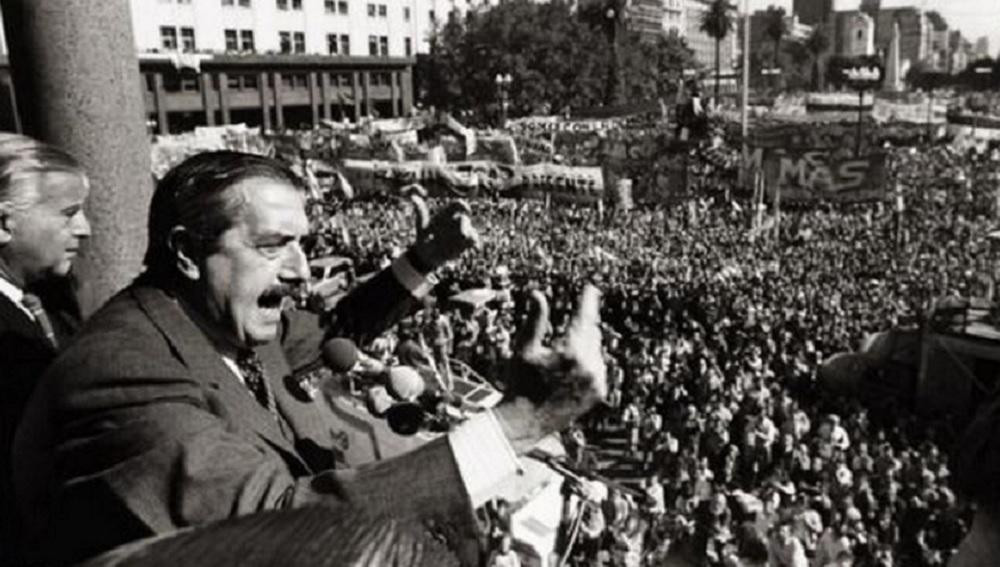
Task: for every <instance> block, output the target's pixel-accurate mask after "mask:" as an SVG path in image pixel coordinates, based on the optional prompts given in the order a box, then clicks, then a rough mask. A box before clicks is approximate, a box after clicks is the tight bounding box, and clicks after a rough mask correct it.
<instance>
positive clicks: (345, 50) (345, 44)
mask: <svg viewBox="0 0 1000 567" xmlns="http://www.w3.org/2000/svg"><path fill="white" fill-rule="evenodd" d="M340 54H341V55H350V54H351V36H349V35H347V34H346V33H345V34H341V36H340Z"/></svg>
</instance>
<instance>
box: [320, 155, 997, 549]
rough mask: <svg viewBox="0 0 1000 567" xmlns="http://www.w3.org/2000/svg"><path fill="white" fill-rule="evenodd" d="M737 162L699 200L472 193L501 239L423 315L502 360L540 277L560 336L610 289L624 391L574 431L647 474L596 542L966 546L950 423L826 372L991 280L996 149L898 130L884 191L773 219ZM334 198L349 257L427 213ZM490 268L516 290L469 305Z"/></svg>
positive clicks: (589, 519)
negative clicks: (844, 385)
mask: <svg viewBox="0 0 1000 567" xmlns="http://www.w3.org/2000/svg"><path fill="white" fill-rule="evenodd" d="M714 162H715V164H714V165H713V164H710V163H706V164H703V165H701V166H699V165H698V164H693V165H692V167H693V171H694V172H695V174H694V176H693V177H694V181H695V182H696V185H697V186H698V187H699V188H700V189H699V191H698V193H699V195H700V196H701V197H702V198H701V199H700V200H696V201H694V202H693V204H692V205H690V206H686V207H673V208H664V207H654V208H638V209H636V210H633V211H629V212H614V213H612V212H608V213H604V212H601V211H598V210H597V209H595V208H590V207H582V206H570V205H563V204H552V205H551V206H550V207H546V206H545V205H543V204H541V203H539V202H534V201H514V200H504V199H500V200H479V201H475V202H473V203H472V209H473V213H474V214H473V218H474V219H475V223H476V225H477V228H479V230H480V231H481V232H482V235H483V243H482V246H481V247H480V249H479V250H478V251H477V252H476V253H474V254H468V255H466V256H464V257H463V259H462V260H461V261H459V262H457V263H454V264H452V265H450V266H449V267H448V268H447V269H445V270H443V271H442V272H441V273H439V274H438V276H439V278H441V280H442V284H441V285H439V286H438V290H437V296H438V297H437V299H438V308H436V309H434V310H425V312H424V314H422V315H418V316H417V317H419V318H421V319H422V320H420V321H416V320H415V321H412V323H413V324H414V325H416V327H420V325H426V324H431V323H432V322H433V321H431V320H429V319H427V314H428V313H433V315H432V319H433V318H437V317H441V316H445V317H446V318H447V319H448V327H449V334H447V335H446V338H447V341H448V342H449V343H450V344H449V345H448V349H449V350H450V353H451V354H453V355H454V356H455V357H457V358H460V359H462V360H465V361H466V362H468V363H469V364H470V365H471V366H472V367H473V368H475V369H476V370H477V371H479V372H480V373H482V374H483V375H484V376H490V377H495V376H501V375H502V369H503V363H504V361H505V359H506V358H507V357H509V356H510V353H511V348H512V347H511V343H512V340H513V339H512V337H513V336H514V335H515V331H516V328H517V327H518V324H519V323H520V322H521V321H522V320H523V319H524V317H525V313H524V311H525V305H526V301H525V300H526V294H527V292H528V291H529V290H533V289H538V290H541V291H542V292H543V293H544V294H545V295H546V297H547V298H548V300H549V303H550V306H551V319H552V324H553V331H554V334H555V335H559V334H561V333H562V331H564V329H565V326H566V325H567V323H568V321H569V316H570V314H571V313H572V308H573V305H572V304H573V298H575V297H577V295H578V292H579V289H580V288H581V287H582V286H583V285H584V284H585V283H587V282H594V283H596V284H597V285H598V286H599V287H600V288H601V290H602V292H603V297H602V320H603V326H604V348H605V352H604V356H605V359H606V363H607V366H608V377H609V383H610V394H609V402H608V405H607V406H606V407H605V408H601V409H599V410H597V411H595V412H593V414H591V416H590V417H591V419H588V420H585V422H583V423H580V424H579V427H578V428H577V429H576V430H574V431H573V432H571V433H570V434H568V436H567V447H568V448H569V450H570V454H571V456H572V457H573V458H574V460H575V461H576V464H577V466H579V467H581V468H583V469H588V468H589V469H591V470H592V471H593V472H596V473H602V472H604V473H607V474H609V475H610V474H611V473H610V472H608V471H606V470H603V468H604V467H605V465H606V461H605V460H602V458H600V456H601V455H602V454H604V449H605V448H606V447H607V446H609V445H610V444H611V443H612V442H613V441H614V440H615V439H620V440H621V441H622V442H623V443H624V444H625V448H626V450H627V452H628V454H629V455H633V456H634V459H633V460H632V461H631V463H630V464H631V467H632V468H631V470H629V471H628V472H627V473H625V474H624V475H622V476H623V478H624V481H625V482H626V483H628V484H630V485H631V487H632V489H633V490H628V491H626V490H616V489H612V490H611V493H610V495H609V496H608V497H607V499H606V500H605V503H604V504H603V505H588V506H584V507H583V508H582V511H581V512H579V513H581V514H583V516H582V517H581V520H582V521H581V522H580V523H581V529H580V530H579V533H578V534H576V535H575V536H574V538H575V539H574V541H575V543H576V545H575V546H573V548H572V552H571V555H570V559H571V561H573V562H575V563H576V564H579V565H593V564H602V563H603V564H611V565H655V564H659V563H658V560H660V559H662V558H663V557H665V555H666V554H667V553H679V554H683V555H686V556H687V557H689V558H691V559H692V560H693V561H695V562H696V564H704V565H770V566H773V567H779V566H781V567H798V566H817V567H827V566H847V565H878V566H885V567H888V566H891V565H907V566H911V565H912V566H923V565H927V566H931V565H943V564H945V563H946V562H947V560H948V558H949V556H950V555H951V554H952V553H953V551H954V550H955V548H956V547H957V545H958V542H959V541H960V539H961V537H962V536H963V534H964V532H965V530H966V528H967V524H968V519H969V514H968V510H967V509H966V508H965V507H963V506H962V505H960V503H959V502H958V501H957V497H956V494H955V492H954V491H953V489H952V488H951V487H950V486H949V476H950V471H949V468H948V459H947V448H948V441H949V439H948V438H947V435H945V433H944V432H943V431H942V430H940V429H937V428H935V427H933V426H932V425H929V424H926V423H920V422H917V421H915V420H913V419H911V418H909V417H907V416H906V415H893V416H886V415H874V414H872V413H870V412H868V411H866V410H865V409H864V408H862V407H861V406H860V405H858V404H856V403H853V402H851V401H849V400H843V399H832V398H831V397H830V396H828V395H826V394H825V393H824V392H822V391H820V389H819V388H818V387H817V383H816V371H817V367H818V365H819V363H820V362H821V361H823V360H824V359H825V358H826V357H828V356H829V355H831V354H833V353H836V352H840V351H846V350H852V349H853V348H855V347H857V345H858V343H859V341H860V340H861V339H862V338H863V337H864V336H865V335H866V334H868V333H872V332H875V331H879V330H884V329H887V328H889V327H890V326H892V325H895V324H897V323H898V322H899V321H900V320H901V319H903V318H906V317H909V316H912V315H914V314H916V313H918V312H921V311H922V310H923V309H924V308H925V307H926V305H927V302H928V301H929V300H930V299H932V298H935V297H939V296H942V295H947V294H956V295H964V296H968V295H973V296H985V295H987V294H991V293H992V284H991V282H992V279H993V271H992V263H991V260H992V255H991V254H992V253H991V249H990V244H989V240H988V238H987V234H988V233H989V232H990V231H991V230H992V229H993V228H994V227H995V218H996V213H997V210H996V209H997V205H998V203H997V196H996V190H997V189H996V181H995V180H994V179H993V177H992V174H993V172H994V170H996V169H997V168H998V166H1000V164H998V162H997V161H996V156H995V155H994V156H992V159H991V156H981V155H972V154H961V153H958V152H956V151H955V150H952V149H950V148H949V147H947V146H943V145H941V146H933V147H920V148H904V149H896V150H892V151H891V157H890V162H889V183H890V186H891V187H892V188H893V191H891V192H890V198H889V199H887V201H886V202H885V203H868V204H857V205H836V206H834V205H820V206H810V207H803V208H793V207H791V206H788V205H786V206H785V207H784V210H782V211H780V219H779V218H775V217H777V216H778V215H775V214H774V213H775V211H773V210H772V211H769V212H768V215H766V218H767V219H768V220H769V222H768V224H769V225H770V226H771V228H769V229H767V230H763V229H759V228H754V227H753V226H752V225H753V224H754V221H753V217H754V212H753V207H752V205H751V204H750V203H748V202H747V201H746V200H742V201H741V200H739V199H738V198H735V197H733V195H735V192H730V191H729V190H728V189H730V188H731V187H729V185H730V184H732V183H734V182H735V176H734V175H732V172H731V171H726V169H727V168H726V167H725V165H722V166H719V165H718V163H722V164H732V163H735V159H729V160H726V159H723V160H722V161H721V162H720V161H719V159H718V158H714ZM314 212H316V213H322V214H316V215H314V222H316V223H317V226H316V228H317V229H319V234H320V236H319V238H318V240H317V241H316V242H314V243H313V248H312V254H313V255H314V256H319V255H324V254H329V253H331V252H336V253H338V254H343V255H346V256H349V257H351V258H352V259H353V260H354V262H355V265H356V267H357V270H358V272H359V273H362V272H366V271H370V270H372V269H375V268H377V267H380V266H385V265H387V264H388V263H389V261H390V260H391V258H392V257H393V256H394V255H396V254H398V253H399V252H400V251H401V250H402V247H403V246H404V244H405V243H406V242H408V241H409V240H410V239H411V238H412V235H413V231H414V227H413V218H412V211H411V210H410V209H409V206H408V205H407V204H406V203H405V202H404V201H391V200H390V201H385V200H379V201H353V202H350V203H342V202H337V203H334V202H326V203H320V204H317V205H316V208H315V209H314ZM482 287H485V288H494V289H497V290H501V293H500V294H499V295H498V298H499V299H497V300H495V301H491V302H489V303H487V304H486V305H484V306H480V307H478V308H476V307H470V306H461V307H454V308H452V307H449V306H450V305H452V304H451V303H449V302H448V301H447V300H448V298H449V297H451V296H453V295H454V294H456V293H458V292H460V291H462V290H466V289H472V288H482ZM400 332H401V333H405V330H401V331H400ZM381 348H382V349H383V351H384V352H389V351H390V350H391V346H386V344H382V346H381ZM618 472H619V473H620V471H618ZM570 523H571V522H569V521H567V525H569V524H570ZM498 541H499V542H501V545H503V546H508V547H509V545H510V543H509V542H506V543H503V538H502V537H500V538H499V539H498Z"/></svg>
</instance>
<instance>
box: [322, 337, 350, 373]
mask: <svg viewBox="0 0 1000 567" xmlns="http://www.w3.org/2000/svg"><path fill="white" fill-rule="evenodd" d="M323 362H324V363H325V364H326V365H327V367H329V368H330V370H333V371H334V372H338V373H342V372H348V371H349V370H351V369H352V368H354V365H355V364H357V363H358V347H357V346H356V345H355V344H354V341H352V340H350V339H341V338H337V339H330V340H328V341H326V343H325V344H324V345H323Z"/></svg>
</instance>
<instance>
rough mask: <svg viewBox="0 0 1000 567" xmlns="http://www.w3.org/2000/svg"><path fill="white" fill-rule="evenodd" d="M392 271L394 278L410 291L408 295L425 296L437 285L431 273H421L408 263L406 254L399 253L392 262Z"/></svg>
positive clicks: (418, 297)
mask: <svg viewBox="0 0 1000 567" xmlns="http://www.w3.org/2000/svg"><path fill="white" fill-rule="evenodd" d="M392 273H393V275H395V276H396V279H397V280H398V281H399V283H400V284H402V286H403V287H405V288H406V290H407V291H409V292H410V295H412V296H413V297H415V298H417V299H420V298H422V297H424V296H426V295H427V294H428V293H430V292H431V290H432V289H434V286H435V285H437V283H438V281H437V278H436V277H434V275H433V274H427V275H424V274H421V273H420V272H419V271H417V269H416V268H414V267H413V264H412V263H410V260H409V258H407V257H406V254H400V255H399V257H397V258H396V259H395V260H393V262H392Z"/></svg>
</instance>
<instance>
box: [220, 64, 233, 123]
mask: <svg viewBox="0 0 1000 567" xmlns="http://www.w3.org/2000/svg"><path fill="white" fill-rule="evenodd" d="M219 109H220V110H221V111H222V123H223V124H232V122H233V119H232V116H231V115H230V113H229V75H228V74H226V72H225V71H223V72H221V73H219Z"/></svg>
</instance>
